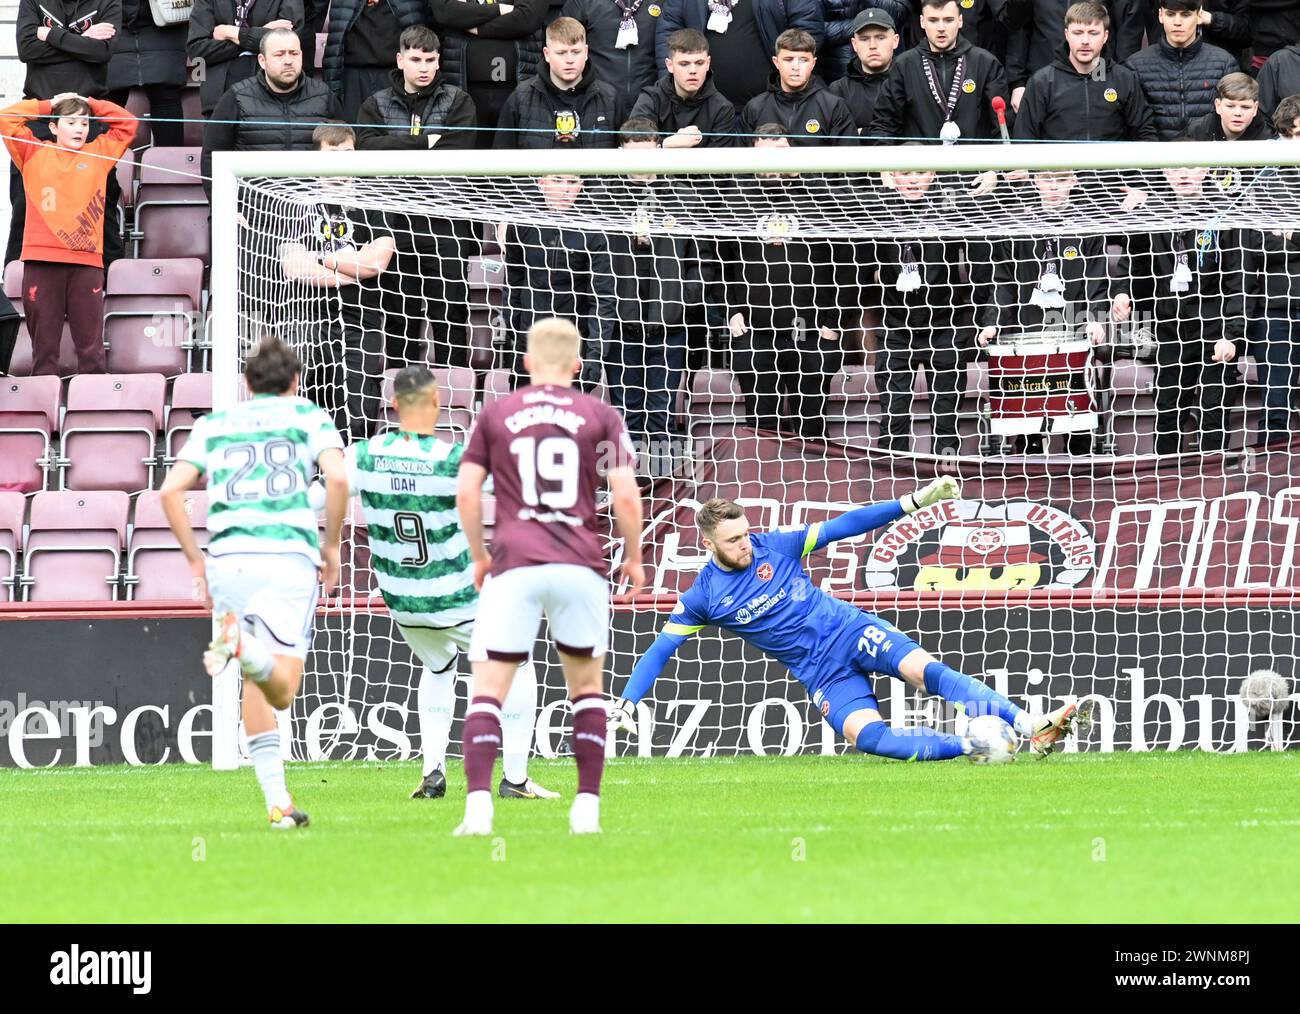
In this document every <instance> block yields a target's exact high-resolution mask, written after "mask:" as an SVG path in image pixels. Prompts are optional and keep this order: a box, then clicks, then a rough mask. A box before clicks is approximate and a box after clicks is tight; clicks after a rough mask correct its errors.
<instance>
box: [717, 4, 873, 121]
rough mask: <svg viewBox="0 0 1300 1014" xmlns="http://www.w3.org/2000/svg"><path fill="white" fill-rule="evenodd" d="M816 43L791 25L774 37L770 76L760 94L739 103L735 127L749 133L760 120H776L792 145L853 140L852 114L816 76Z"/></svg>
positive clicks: (805, 33)
mask: <svg viewBox="0 0 1300 1014" xmlns="http://www.w3.org/2000/svg"><path fill="white" fill-rule="evenodd" d="M816 52H817V42H816V40H815V39H813V37H812V36H811V35H809V34H808V33H807V32H805V31H804V30H803V29H801V28H791V29H788V30H787V31H784V32H782V33H781V34H780V35H779V36H777V39H776V54H775V55H774V56H773V57H772V63H773V65H774V66H775V67H776V80H775V81H773V82H772V84H771V85H769V86H768V90H767V92H766V93H764V94H762V95H755V96H754V97H753V98H752V99H750V100H749V102H748V103H746V105H745V112H744V113H743V114H742V115H741V118H740V126H741V132H742V133H744V134H753V133H754V132H755V131H756V130H757V129H758V127H760V126H762V125H763V124H765V123H779V124H781V126H782V127H784V128H785V133H786V136H787V137H788V138H790V143H791V144H794V145H800V146H804V145H822V144H831V145H845V144H854V143H856V141H857V134H858V128H857V124H855V123H854V122H853V114H852V113H851V112H849V107H848V106H846V105H845V104H844V102H843V100H841V99H840V98H839V97H838V96H836V95H835V94H834V93H833V92H831V90H830V89H829V88H827V87H826V85H825V84H823V83H822V79H821V78H819V77H817V76H816V74H814V73H813V71H814V69H815V68H816V66H817V56H816Z"/></svg>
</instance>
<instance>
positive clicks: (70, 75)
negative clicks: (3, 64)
mask: <svg viewBox="0 0 1300 1014" xmlns="http://www.w3.org/2000/svg"><path fill="white" fill-rule="evenodd" d="M121 27H122V4H121V0H20V2H19V4H18V17H17V23H16V24H15V26H14V28H15V34H16V35H17V40H18V59H19V60H21V61H22V62H23V63H24V64H25V65H26V68H27V72H26V76H25V77H24V79H23V98H25V99H52V98H54V96H56V95H62V94H63V93H65V92H68V93H71V94H73V95H82V96H85V97H87V98H96V99H99V98H104V97H105V94H106V92H107V83H108V61H109V59H110V57H111V56H112V51H113V41H114V39H116V37H117V35H118V31H119V30H120V29H121ZM31 126H32V133H34V134H35V135H36V136H37V137H38V138H40V139H41V140H43V141H49V140H52V139H53V136H52V135H51V134H50V128H49V126H48V125H47V124H45V123H43V122H40V121H33V122H32V125H31ZM107 129H108V126H107V125H106V124H105V123H103V122H102V121H100V120H96V119H93V118H92V119H91V121H90V134H89V136H88V137H87V140H93V139H94V138H96V137H98V136H99V135H100V134H102V133H104V132H105V131H106V130H107ZM120 197H121V190H120V188H119V187H118V183H117V173H109V174H108V182H107V185H106V188H105V191H104V199H105V200H106V201H107V203H108V207H109V208H116V207H117V203H118V200H119V198H120ZM9 208H10V211H11V217H10V219H9V241H8V243H7V244H6V248H5V263H6V264H8V263H9V262H10V261H16V260H18V258H19V257H20V256H21V254H22V247H23V229H24V223H25V220H26V217H27V200H26V198H25V197H24V195H23V177H22V173H21V172H20V171H19V169H18V165H17V163H11V164H10V167H9ZM121 256H122V236H121V232H120V230H119V229H118V226H117V215H116V214H115V213H110V214H107V215H105V216H104V267H106V268H107V267H108V265H109V264H110V263H111V262H112V261H114V260H116V259H117V258H119V257H121Z"/></svg>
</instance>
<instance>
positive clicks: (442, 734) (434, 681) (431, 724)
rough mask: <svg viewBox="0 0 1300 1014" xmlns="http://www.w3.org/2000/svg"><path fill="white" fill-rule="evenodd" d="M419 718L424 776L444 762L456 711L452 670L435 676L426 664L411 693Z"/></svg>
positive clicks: (454, 672)
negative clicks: (413, 692)
mask: <svg viewBox="0 0 1300 1014" xmlns="http://www.w3.org/2000/svg"><path fill="white" fill-rule="evenodd" d="M415 703H416V708H417V710H418V711H419V715H420V747H421V750H422V751H423V752H424V777H426V778H427V777H428V776H429V774H430V773H432V771H433V770H434V768H440V767H443V766H444V765H445V764H446V763H447V741H448V740H449V739H451V719H452V715H453V714H454V713H455V710H456V667H455V666H454V665H452V666H449V667H448V669H447V671H446V672H440V673H435V672H434V671H433V670H432V669H430V668H429V667H428V666H427V665H426V666H425V667H424V668H423V670H421V672H420V684H419V686H418V687H416V690H415Z"/></svg>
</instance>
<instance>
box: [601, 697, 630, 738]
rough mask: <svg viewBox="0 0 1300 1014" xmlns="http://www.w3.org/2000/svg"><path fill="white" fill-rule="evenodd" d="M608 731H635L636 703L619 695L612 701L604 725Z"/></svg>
mask: <svg viewBox="0 0 1300 1014" xmlns="http://www.w3.org/2000/svg"><path fill="white" fill-rule="evenodd" d="M606 729H607V730H608V731H609V732H618V731H619V730H620V729H621V730H622V731H623V732H636V731H637V727H636V705H635V704H633V703H632V702H631V701H629V700H628V699H627V698H626V697H620V698H618V700H616V701H614V703H613V705H612V706H611V707H610V709H609V721H608V724H607V725H606Z"/></svg>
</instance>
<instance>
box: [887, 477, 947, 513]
mask: <svg viewBox="0 0 1300 1014" xmlns="http://www.w3.org/2000/svg"><path fill="white" fill-rule="evenodd" d="M960 497H961V483H960V482H959V481H958V480H957V477H956V476H954V475H943V476H940V477H939V478H937V479H935V480H934V481H933V482H932V483H930V484H929V485H928V486H922V487H921V488H920V489H918V490H916V491H915V492H912V493H907V494H905V495H904V496H902V497H901V498H900V499H899V501H898V502H899V503H901V504H902V505H903V510H904V511H905V512H906V513H908V514H915V513H916V512H917V511H919V510H920V509H921V508H922V507H929V506H931V505H932V504H936V503H938V502H939V501H940V500H957V499H959V498H960Z"/></svg>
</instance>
